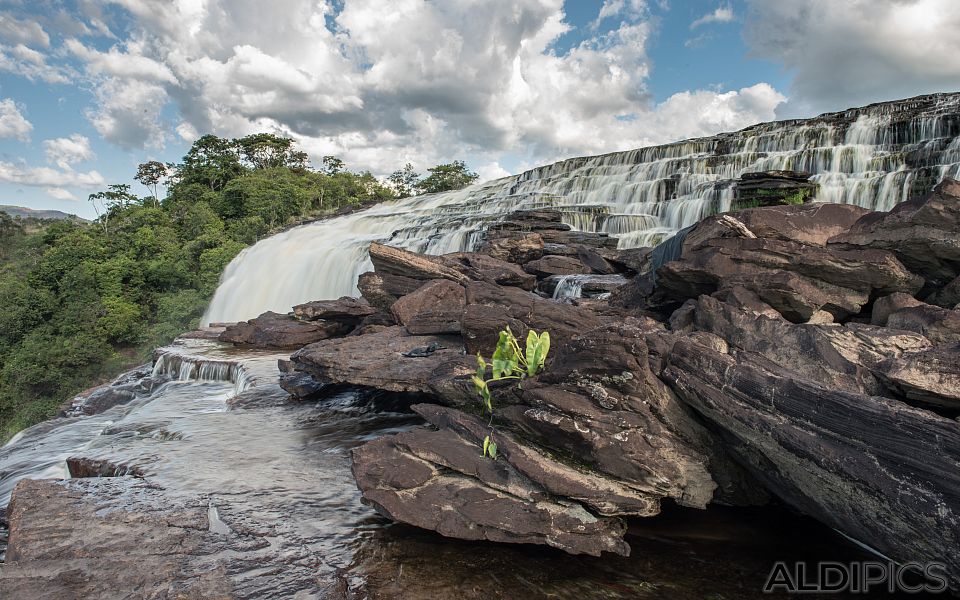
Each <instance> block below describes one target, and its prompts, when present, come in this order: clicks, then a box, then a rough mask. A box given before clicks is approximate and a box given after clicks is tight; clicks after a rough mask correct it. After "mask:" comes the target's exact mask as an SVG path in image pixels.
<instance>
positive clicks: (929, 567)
mask: <svg viewBox="0 0 960 600" xmlns="http://www.w3.org/2000/svg"><path fill="white" fill-rule="evenodd" d="M763 591H764V592H766V593H773V592H787V593H792V594H813V593H816V594H830V593H840V592H845V593H852V594H877V593H883V592H887V593H891V594H893V593H906V594H920V593H925V594H939V593H944V592H947V591H948V584H947V568H946V565H943V564H941V563H926V564H923V563H915V562H911V563H903V564H896V563H891V562H871V561H865V562H851V563H840V562H819V563H816V564H808V563H802V562H798V563H792V564H791V563H785V562H777V563H776V564H774V565H773V569H771V571H770V575H769V576H768V577H767V582H766V583H765V584H764V586H763Z"/></svg>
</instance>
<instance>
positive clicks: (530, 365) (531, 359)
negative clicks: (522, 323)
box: [527, 329, 540, 377]
mask: <svg viewBox="0 0 960 600" xmlns="http://www.w3.org/2000/svg"><path fill="white" fill-rule="evenodd" d="M539 352H540V338H539V337H538V336H537V332H536V331H534V330H532V329H531V330H530V331H528V332H527V375H529V376H531V377H533V376H534V375H536V374H537V365H538V364H539V362H538V360H537V357H538V356H539Z"/></svg>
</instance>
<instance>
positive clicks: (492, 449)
mask: <svg viewBox="0 0 960 600" xmlns="http://www.w3.org/2000/svg"><path fill="white" fill-rule="evenodd" d="M487 439H488V440H489V439H490V436H487ZM487 454H489V455H490V458H492V459H494V460H496V459H497V443H496V442H494V441H493V440H490V444H489V445H488V447H487Z"/></svg>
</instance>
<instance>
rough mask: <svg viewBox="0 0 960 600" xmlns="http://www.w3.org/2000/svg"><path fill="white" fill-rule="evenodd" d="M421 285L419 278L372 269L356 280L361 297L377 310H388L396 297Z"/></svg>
mask: <svg viewBox="0 0 960 600" xmlns="http://www.w3.org/2000/svg"><path fill="white" fill-rule="evenodd" d="M422 285H423V281H422V280H420V279H414V278H412V277H404V276H402V275H390V274H389V273H374V272H372V271H368V272H366V273H362V274H361V275H360V278H359V280H358V281H357V288H358V289H359V290H360V294H361V295H362V296H363V298H364V299H365V300H367V302H369V303H370V305H371V306H373V307H374V308H377V309H379V310H390V307H391V306H392V305H393V303H394V302H396V301H397V298H400V297H401V296H405V295H407V294H409V293H410V292H413V291H414V290H416V289H418V288H419V287H420V286H422Z"/></svg>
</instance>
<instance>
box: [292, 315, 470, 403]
mask: <svg viewBox="0 0 960 600" xmlns="http://www.w3.org/2000/svg"><path fill="white" fill-rule="evenodd" d="M421 355H422V356H421ZM290 360H291V361H292V362H293V364H294V365H295V367H296V369H297V370H298V371H301V372H304V373H307V374H309V375H310V376H312V377H313V379H314V380H316V381H317V382H319V383H346V384H350V385H358V386H364V387H372V388H377V389H381V390H387V391H392V392H420V393H428V394H429V393H435V391H436V389H441V388H443V387H444V386H447V385H449V382H450V380H452V379H454V378H455V377H457V376H461V375H468V374H471V373H473V372H474V371H475V370H476V362H475V359H473V360H470V359H468V357H466V356H464V353H463V344H462V342H461V340H460V338H459V336H412V335H407V334H406V333H405V332H404V330H403V328H402V327H390V328H386V329H383V330H380V331H377V332H374V333H369V334H367V335H362V336H355V337H346V338H339V339H331V340H325V341H322V342H318V343H316V344H310V345H309V346H306V347H304V348H301V349H300V350H298V351H297V352H294V354H293V355H292V356H291V357H290ZM438 395H439V394H438Z"/></svg>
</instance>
